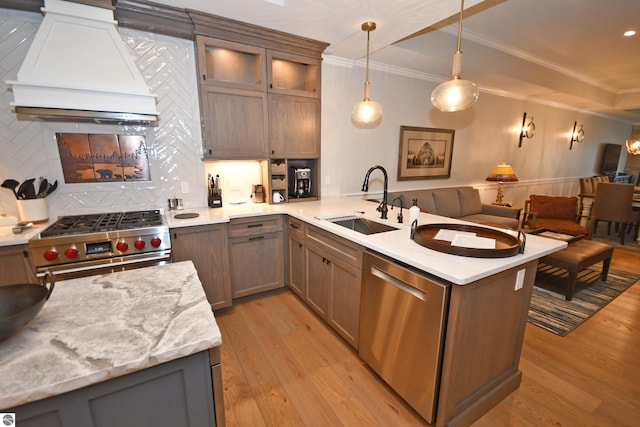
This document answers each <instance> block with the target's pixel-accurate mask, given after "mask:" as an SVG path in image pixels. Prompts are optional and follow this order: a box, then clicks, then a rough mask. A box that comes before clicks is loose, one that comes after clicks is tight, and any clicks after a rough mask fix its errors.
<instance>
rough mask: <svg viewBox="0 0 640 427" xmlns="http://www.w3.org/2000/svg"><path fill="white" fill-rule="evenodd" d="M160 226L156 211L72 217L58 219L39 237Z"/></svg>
mask: <svg viewBox="0 0 640 427" xmlns="http://www.w3.org/2000/svg"><path fill="white" fill-rule="evenodd" d="M161 225H164V221H163V219H162V214H161V213H160V210H158V209H156V210H147V211H132V212H111V213H104V214H86V215H72V216H62V217H60V218H58V220H57V221H56V222H54V223H53V224H51V225H50V226H49V227H47V229H45V230H44V231H42V232H41V233H40V237H41V238H43V237H54V236H66V235H72V234H86V233H93V232H105V231H117V230H131V229H137V228H144V227H157V226H161Z"/></svg>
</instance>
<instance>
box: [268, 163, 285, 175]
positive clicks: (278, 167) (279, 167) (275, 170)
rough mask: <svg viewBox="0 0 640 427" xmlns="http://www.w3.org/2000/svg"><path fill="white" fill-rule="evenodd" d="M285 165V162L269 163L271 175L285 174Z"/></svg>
mask: <svg viewBox="0 0 640 427" xmlns="http://www.w3.org/2000/svg"><path fill="white" fill-rule="evenodd" d="M286 174H287V165H286V163H285V162H281V163H275V162H274V163H271V175H286Z"/></svg>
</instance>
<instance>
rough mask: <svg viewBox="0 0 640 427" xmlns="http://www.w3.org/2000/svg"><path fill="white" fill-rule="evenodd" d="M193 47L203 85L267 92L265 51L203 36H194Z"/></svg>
mask: <svg viewBox="0 0 640 427" xmlns="http://www.w3.org/2000/svg"><path fill="white" fill-rule="evenodd" d="M196 46H197V52H198V72H199V74H200V81H201V83H202V84H205V85H216V86H226V87H233V88H237V89H248V90H257V91H262V92H264V91H265V90H266V88H267V81H266V50H265V49H264V48H261V47H256V46H249V45H246V44H243V43H235V42H231V41H228V40H221V39H215V38H212V37H203V36H196Z"/></svg>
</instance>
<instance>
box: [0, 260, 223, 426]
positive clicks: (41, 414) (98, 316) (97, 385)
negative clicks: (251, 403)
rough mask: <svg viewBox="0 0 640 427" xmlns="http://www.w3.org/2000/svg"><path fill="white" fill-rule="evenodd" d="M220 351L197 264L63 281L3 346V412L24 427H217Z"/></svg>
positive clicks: (0, 406)
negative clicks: (107, 426) (103, 424)
mask: <svg viewBox="0 0 640 427" xmlns="http://www.w3.org/2000/svg"><path fill="white" fill-rule="evenodd" d="M221 343H222V338H221V334H220V331H219V329H218V326H217V324H216V321H215V318H214V316H213V314H212V312H211V309H210V306H209V304H208V303H207V301H206V298H205V295H204V292H203V290H202V286H201V284H200V280H199V279H198V275H197V272H196V270H195V268H194V266H193V264H192V263H191V262H188V261H187V262H180V263H174V264H167V265H164V266H156V267H147V268H141V269H135V270H129V271H124V272H117V273H112V274H106V275H99V276H91V277H86V278H80V279H72V280H66V281H61V282H58V283H56V284H55V287H54V290H53V293H52V294H51V298H50V299H49V301H47V302H46V303H45V305H44V307H43V309H42V310H41V311H40V313H39V314H38V316H37V317H36V319H35V320H34V321H33V322H32V323H30V324H29V325H28V326H27V327H26V328H25V329H23V330H22V331H20V332H19V333H18V334H17V335H14V336H13V337H11V338H9V339H8V340H6V341H4V342H2V343H0V360H2V364H1V365H0V378H2V381H0V410H2V412H15V413H16V418H17V421H18V423H17V424H18V425H20V424H21V423H22V422H26V420H27V419H29V420H30V421H31V422H35V424H34V425H63V426H75V425H95V424H94V423H96V422H98V421H96V420H99V419H101V417H106V418H103V420H105V419H106V420H110V421H109V422H110V423H111V424H112V425H114V424H113V423H115V425H152V424H154V425H158V424H155V423H154V422H153V421H152V420H158V419H160V420H162V423H164V424H162V425H169V424H166V423H167V422H170V420H174V421H178V422H179V423H178V424H179V425H203V422H206V423H207V425H212V424H213V423H214V420H215V419H216V418H215V415H214V402H213V399H214V397H215V398H216V399H221V398H222V396H221V395H220V396H214V391H213V389H214V388H215V387H214V385H213V384H212V370H214V371H215V370H219V347H220V345H221ZM212 358H218V360H217V361H215V360H214V361H212V360H211V359H212ZM212 365H213V366H212ZM216 365H217V366H216ZM213 376H216V375H215V374H214V375H213ZM216 391H217V392H219V393H220V394H221V390H216ZM215 409H218V408H217V405H216V408H215ZM168 413H170V414H168ZM167 416H168V417H167ZM163 417H164V419H163ZM181 417H182V418H181ZM53 419H55V420H56V421H57V422H58V424H56V423H53V424H52V423H51V422H52V421H51V420H53ZM92 420H93V421H92ZM116 420H117V421H116ZM150 423H151V424H150ZM178 424H176V425H178ZM29 425H32V424H29Z"/></svg>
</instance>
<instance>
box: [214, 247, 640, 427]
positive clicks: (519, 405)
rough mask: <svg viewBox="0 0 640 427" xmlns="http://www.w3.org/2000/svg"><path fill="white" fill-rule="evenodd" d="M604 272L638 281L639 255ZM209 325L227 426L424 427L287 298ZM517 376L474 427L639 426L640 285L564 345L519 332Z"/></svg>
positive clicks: (271, 298) (628, 255)
mask: <svg viewBox="0 0 640 427" xmlns="http://www.w3.org/2000/svg"><path fill="white" fill-rule="evenodd" d="M611 268H613V269H618V270H625V271H629V272H633V273H636V274H640V254H639V253H637V252H631V251H625V250H619V249H616V251H615V253H614V257H613V261H612V265H611ZM216 319H217V321H218V325H219V327H220V330H221V332H222V337H223V345H222V373H223V382H224V399H225V415H226V418H227V420H226V421H227V425H228V426H229V427H234V426H243V427H244V426H340V425H344V426H375V425H379V426H414V425H415V426H417V425H425V423H424V422H423V421H422V419H421V418H420V417H419V416H418V415H416V414H415V412H413V410H412V409H411V408H409V407H408V406H407V405H406V404H404V402H403V401H402V400H401V399H400V398H399V397H397V396H396V395H395V393H394V392H393V391H392V390H390V389H389V388H388V387H387V386H386V385H385V384H384V383H383V382H382V381H381V380H380V379H379V378H377V377H376V375H375V374H374V373H373V372H372V371H371V370H370V369H369V368H368V367H367V366H366V365H365V364H364V363H363V362H362V361H361V360H360V358H359V357H358V355H357V353H356V352H355V351H354V350H352V349H351V347H350V346H349V345H347V344H346V343H345V342H344V341H343V340H342V339H341V338H340V337H339V336H337V335H336V334H334V333H333V332H332V331H331V329H330V328H329V327H328V326H326V325H325V324H324V323H323V322H322V321H321V320H319V319H318V317H316V316H315V315H314V314H313V313H312V312H311V311H310V309H308V308H307V307H306V306H305V305H304V303H303V302H301V301H300V300H299V299H298V298H297V297H296V296H295V295H293V294H292V293H291V292H289V291H284V292H279V293H275V294H271V295H268V296H263V297H258V298H253V299H247V300H245V301H242V302H240V303H237V304H235V305H234V307H233V308H231V309H228V310H226V311H222V312H218V313H216ZM520 368H521V369H522V372H523V378H522V383H521V385H520V388H519V389H518V390H516V391H515V392H513V393H512V394H511V395H509V396H508V397H507V398H506V399H505V400H503V401H502V402H501V403H500V404H498V405H497V406H496V407H494V408H493V409H492V410H491V411H490V412H489V413H487V414H486V415H485V416H483V417H482V418H481V419H480V420H478V421H477V422H476V423H475V424H474V426H478V427H489V426H490V427H500V426H554V427H558V426H570V427H573V426H640V282H637V283H635V284H634V285H633V286H632V287H631V288H629V289H628V290H627V291H626V292H624V293H623V294H622V295H620V296H619V297H618V298H616V299H615V300H614V301H613V302H611V303H610V304H608V305H607V306H606V307H605V308H603V309H602V310H600V311H599V312H598V313H596V314H595V315H594V316H593V317H591V318H590V319H589V320H587V321H586V322H585V323H584V324H582V325H581V326H580V327H578V328H577V329H575V330H574V331H572V332H571V333H570V334H569V335H568V336H566V337H558V336H556V335H554V334H551V333H550V332H547V331H545V330H543V329H540V328H537V327H535V326H532V325H530V324H527V329H526V333H525V340H524V347H523V351H522V358H521V361H520Z"/></svg>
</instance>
